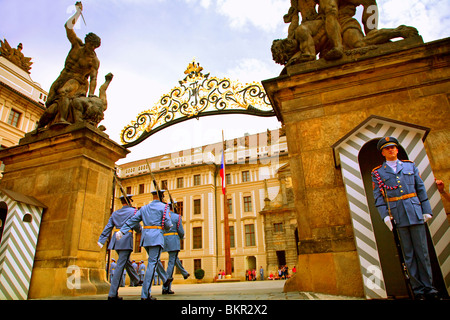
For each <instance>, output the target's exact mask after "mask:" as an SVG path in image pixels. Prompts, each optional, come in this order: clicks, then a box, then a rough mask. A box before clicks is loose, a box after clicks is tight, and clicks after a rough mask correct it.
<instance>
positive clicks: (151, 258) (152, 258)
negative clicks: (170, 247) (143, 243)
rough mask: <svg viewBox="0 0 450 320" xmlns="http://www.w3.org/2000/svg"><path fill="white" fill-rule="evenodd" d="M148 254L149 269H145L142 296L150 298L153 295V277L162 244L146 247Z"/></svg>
mask: <svg viewBox="0 0 450 320" xmlns="http://www.w3.org/2000/svg"><path fill="white" fill-rule="evenodd" d="M145 250H146V251H147V254H148V263H147V270H146V271H145V277H144V283H143V284H142V292H141V298H142V299H148V298H150V296H151V291H152V283H153V277H154V276H155V271H156V269H157V264H158V261H159V255H160V253H161V246H149V247H145Z"/></svg>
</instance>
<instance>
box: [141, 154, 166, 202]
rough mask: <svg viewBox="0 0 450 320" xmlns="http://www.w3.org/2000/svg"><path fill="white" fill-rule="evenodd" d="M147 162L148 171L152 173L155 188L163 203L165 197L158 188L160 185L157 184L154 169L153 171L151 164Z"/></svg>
mask: <svg viewBox="0 0 450 320" xmlns="http://www.w3.org/2000/svg"><path fill="white" fill-rule="evenodd" d="M145 162H147V166H148V171H150V175H151V176H152V181H153V186H154V187H155V189H156V191H157V192H158V198H159V201H161V202H163V199H162V196H163V195H162V193H161V190H160V189H159V187H158V183H157V182H156V178H155V175H154V174H153V172H152V169H151V167H150V164H149V163H148V160H147V159H145Z"/></svg>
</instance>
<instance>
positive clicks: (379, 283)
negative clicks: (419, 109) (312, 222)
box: [332, 116, 450, 299]
mask: <svg viewBox="0 0 450 320" xmlns="http://www.w3.org/2000/svg"><path fill="white" fill-rule="evenodd" d="M428 131H429V129H428V128H424V127H420V126H416V125H412V124H409V123H405V122H399V121H395V120H391V119H386V118H383V117H378V116H371V117H369V118H368V119H366V120H365V121H364V122H363V123H361V124H360V125H359V126H357V127H356V128H355V129H354V130H352V131H351V132H349V133H348V134H347V135H346V136H344V137H343V138H342V139H341V140H339V141H338V142H336V143H335V144H334V145H333V146H332V147H333V150H334V155H335V165H336V167H340V168H341V171H342V176H343V181H344V185H345V189H346V194H347V201H348V204H349V208H350V214H351V219H352V224H353V230H354V235H355V242H356V247H357V251H358V256H359V260H360V267H361V274H362V278H363V285H364V290H365V294H366V297H367V298H370V299H378V298H387V296H388V295H391V294H392V293H395V294H397V295H400V296H402V295H404V292H405V291H404V289H402V284H401V282H395V281H392V279H390V278H391V276H394V274H395V272H397V270H398V266H396V265H395V263H390V262H389V263H386V260H392V259H391V258H392V255H393V254H394V253H392V243H389V241H388V240H387V241H382V240H380V239H384V238H387V237H386V236H385V235H383V232H385V231H386V230H384V229H386V227H385V226H383V225H380V223H382V222H380V221H379V220H380V219H378V217H376V214H378V213H377V211H376V208H375V211H374V210H373V209H371V203H372V202H373V199H371V198H370V197H371V193H372V186H371V179H370V180H368V179H369V178H370V177H369V175H370V172H371V170H372V169H373V168H374V167H375V166H376V165H379V164H380V163H381V162H382V159H380V158H379V157H380V155H379V154H378V155H377V154H376V151H373V150H376V147H375V148H374V145H373V144H374V143H376V142H375V141H377V140H378V139H379V138H380V137H383V136H395V137H397V138H398V140H399V142H400V144H401V145H402V146H403V148H404V150H402V153H401V154H400V157H403V158H404V159H409V160H412V161H414V162H415V164H416V166H417V167H418V169H419V171H420V172H421V176H422V179H423V180H424V183H425V186H426V188H427V193H428V196H429V200H430V204H431V208H432V210H433V219H432V220H431V221H430V222H429V223H428V227H429V233H430V240H431V241H429V242H430V243H432V247H434V248H433V249H434V250H431V251H432V253H431V254H434V253H435V257H436V260H437V264H438V265H439V267H438V268H437V269H439V270H437V275H438V276H437V277H436V275H435V274H434V276H435V280H437V281H439V279H444V280H443V281H442V282H444V283H443V284H442V285H443V286H444V287H445V289H446V290H447V292H448V290H449V288H450V279H449V275H450V268H449V267H448V259H449V252H448V250H446V247H447V246H448V243H449V242H450V226H449V224H448V221H447V217H446V214H445V211H444V208H443V205H442V202H441V198H440V195H439V193H438V190H437V187H436V184H435V183H434V176H433V172H432V170H431V166H430V162H429V160H428V156H427V154H426V150H425V146H424V144H423V141H424V140H425V138H426V136H427V134H428ZM375 213H376V214H375ZM378 232H381V234H378ZM431 254H430V255H431ZM390 256H391V257H390ZM394 261H395V260H394ZM435 271H436V268H435ZM389 272H394V274H388V273H389ZM439 273H440V274H441V276H439ZM400 279H402V277H401V278H400ZM445 289H444V290H445Z"/></svg>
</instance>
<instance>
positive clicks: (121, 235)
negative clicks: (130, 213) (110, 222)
mask: <svg viewBox="0 0 450 320" xmlns="http://www.w3.org/2000/svg"><path fill="white" fill-rule="evenodd" d="M122 237H123V233H122V232H121V231H117V232H116V240H120V239H122Z"/></svg>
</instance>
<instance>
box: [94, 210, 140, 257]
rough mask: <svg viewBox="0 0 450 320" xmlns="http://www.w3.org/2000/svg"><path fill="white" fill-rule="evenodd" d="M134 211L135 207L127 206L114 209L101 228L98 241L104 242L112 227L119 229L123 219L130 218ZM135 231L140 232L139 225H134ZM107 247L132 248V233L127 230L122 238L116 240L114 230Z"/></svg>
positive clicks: (114, 248)
mask: <svg viewBox="0 0 450 320" xmlns="http://www.w3.org/2000/svg"><path fill="white" fill-rule="evenodd" d="M135 212H136V209H135V208H133V207H129V206H123V207H122V208H121V209H119V210H116V211H114V212H113V213H112V214H111V216H110V217H109V221H108V223H107V224H106V226H105V228H104V229H103V232H102V234H101V235H100V237H99V239H98V242H100V243H101V244H105V242H106V240H108V237H109V235H110V234H111V231H112V230H113V228H115V229H120V228H121V227H122V226H123V224H124V223H125V221H127V220H128V219H130V218H131V217H132V216H133V215H134V214H135ZM134 230H135V231H136V232H140V226H136V227H135V229H134ZM108 249H110V250H133V233H132V232H127V233H126V234H125V235H124V236H123V237H122V239H120V240H119V241H117V240H116V237H115V232H114V234H113V236H112V237H111V241H110V242H109V246H108Z"/></svg>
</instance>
